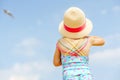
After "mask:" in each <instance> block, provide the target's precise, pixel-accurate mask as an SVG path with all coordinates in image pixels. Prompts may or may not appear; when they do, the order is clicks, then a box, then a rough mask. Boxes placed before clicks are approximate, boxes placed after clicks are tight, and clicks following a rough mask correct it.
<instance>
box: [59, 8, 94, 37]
mask: <svg viewBox="0 0 120 80" xmlns="http://www.w3.org/2000/svg"><path fill="white" fill-rule="evenodd" d="M91 30H92V22H91V21H90V20H89V19H87V18H86V17H85V14H84V12H83V11H82V10H81V9H79V8H77V7H71V8H69V9H68V10H67V11H66V12H65V14H64V20H63V21H62V22H61V23H60V24H59V32H60V33H61V35H62V36H63V37H68V38H81V37H84V36H87V35H89V33H90V32H91Z"/></svg>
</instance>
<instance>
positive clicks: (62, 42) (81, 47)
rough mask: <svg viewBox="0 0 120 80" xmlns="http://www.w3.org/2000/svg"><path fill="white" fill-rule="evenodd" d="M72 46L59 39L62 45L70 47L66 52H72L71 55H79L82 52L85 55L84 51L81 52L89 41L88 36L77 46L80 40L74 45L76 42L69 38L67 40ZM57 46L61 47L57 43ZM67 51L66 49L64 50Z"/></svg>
mask: <svg viewBox="0 0 120 80" xmlns="http://www.w3.org/2000/svg"><path fill="white" fill-rule="evenodd" d="M66 41H67V42H68V43H69V44H70V45H71V46H73V47H72V48H70V47H69V46H68V45H67V44H65V42H64V41H62V40H59V41H58V42H59V43H60V45H62V46H63V47H65V48H66V49H68V51H67V52H66V53H68V54H70V55H73V56H77V55H78V53H81V54H82V55H83V53H82V52H80V51H81V50H83V49H84V48H85V46H86V45H87V43H88V38H86V39H85V40H84V41H83V42H82V43H81V45H80V46H79V47H76V46H77V45H78V43H79V41H78V43H77V44H76V45H74V44H72V43H71V42H70V41H69V40H66ZM57 47H58V48H59V49H60V47H59V46H58V45H57ZM60 50H62V51H64V50H63V49H60ZM64 52H65V51H64Z"/></svg>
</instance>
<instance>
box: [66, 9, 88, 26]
mask: <svg viewBox="0 0 120 80" xmlns="http://www.w3.org/2000/svg"><path fill="white" fill-rule="evenodd" d="M85 21H86V18H85V14H84V12H83V11H82V10H81V9H79V8H77V7H71V8H69V9H68V10H67V11H66V12H65V14H64V24H65V25H66V26H68V27H70V28H78V27H80V26H81V25H83V24H84V23H85Z"/></svg>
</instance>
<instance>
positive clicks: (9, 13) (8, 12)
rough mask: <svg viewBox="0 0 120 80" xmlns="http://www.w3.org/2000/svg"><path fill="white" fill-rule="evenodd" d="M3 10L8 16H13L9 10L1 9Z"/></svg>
mask: <svg viewBox="0 0 120 80" xmlns="http://www.w3.org/2000/svg"><path fill="white" fill-rule="evenodd" d="M3 11H4V13H5V14H7V15H8V16H10V17H12V18H14V16H13V14H12V13H11V12H10V11H8V10H6V9H3Z"/></svg>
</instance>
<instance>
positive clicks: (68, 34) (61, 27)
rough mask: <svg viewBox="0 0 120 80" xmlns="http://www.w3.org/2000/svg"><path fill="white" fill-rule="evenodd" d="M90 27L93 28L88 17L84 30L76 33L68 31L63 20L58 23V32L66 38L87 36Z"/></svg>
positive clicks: (90, 29)
mask: <svg viewBox="0 0 120 80" xmlns="http://www.w3.org/2000/svg"><path fill="white" fill-rule="evenodd" d="M92 28H93V25H92V22H91V21H90V20H89V19H86V27H85V28H84V30H82V31H80V32H76V33H72V32H68V31H67V30H65V28H64V22H63V21H62V22H61V23H60V24H59V32H60V34H61V35H62V36H64V37H68V38H81V37H84V36H87V35H89V34H90V32H91V31H92Z"/></svg>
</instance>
